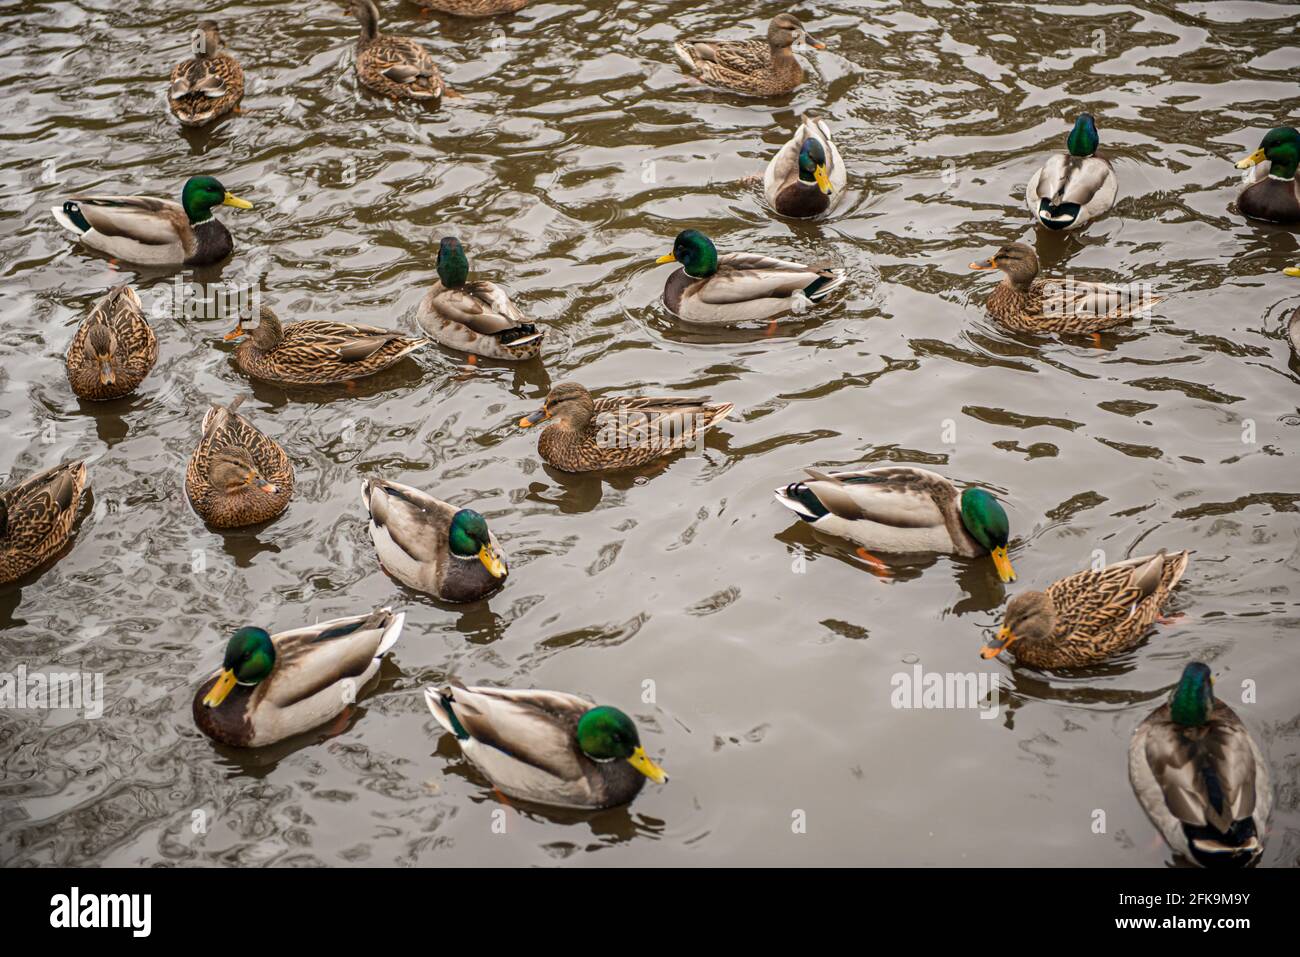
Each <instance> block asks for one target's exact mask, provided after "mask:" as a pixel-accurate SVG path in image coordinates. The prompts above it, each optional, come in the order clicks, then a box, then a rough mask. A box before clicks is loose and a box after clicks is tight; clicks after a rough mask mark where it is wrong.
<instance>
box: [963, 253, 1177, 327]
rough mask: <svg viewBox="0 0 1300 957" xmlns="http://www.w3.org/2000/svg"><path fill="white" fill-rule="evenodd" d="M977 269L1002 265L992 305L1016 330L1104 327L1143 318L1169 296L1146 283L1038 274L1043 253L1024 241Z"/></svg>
mask: <svg viewBox="0 0 1300 957" xmlns="http://www.w3.org/2000/svg"><path fill="white" fill-rule="evenodd" d="M970 268H971V269H998V270H1001V271H1002V274H1003V275H1002V281H1001V282H1000V283H998V285H997V288H996V289H994V290H993V294H992V295H991V296H989V301H988V303H987V306H986V308H987V309H988V313H989V315H991V316H992V317H993V318H994V319H995V320H996V321H997V322H998V324H999V325H1001V326H1002V327H1003V328H1006V329H1010V330H1011V331H1012V332H1064V333H1075V334H1080V333H1089V332H1101V331H1103V330H1105V329H1110V328H1112V327H1114V326H1118V325H1120V324H1121V323H1124V322H1128V321H1129V320H1131V319H1133V318H1135V317H1137V316H1138V315H1140V314H1141V313H1143V312H1145V311H1146V310H1148V309H1150V308H1151V307H1152V306H1154V305H1156V304H1157V303H1160V302H1164V298H1165V297H1164V296H1153V295H1150V294H1149V293H1148V291H1147V289H1146V287H1145V285H1143V284H1140V283H1128V284H1111V283H1102V282H1082V281H1080V280H1077V279H1074V278H1072V277H1071V278H1067V279H1048V278H1044V277H1041V276H1039V275H1038V254H1037V253H1036V252H1034V250H1033V247H1031V246H1027V245H1025V244H1024V243H1007V244H1006V245H1005V246H1002V247H1001V248H999V249H998V251H997V252H995V253H994V254H993V255H992V256H991V257H989V258H988V259H983V260H980V261H979V262H973V263H971V264H970Z"/></svg>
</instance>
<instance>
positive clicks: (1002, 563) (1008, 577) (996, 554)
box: [989, 546, 1016, 582]
mask: <svg viewBox="0 0 1300 957" xmlns="http://www.w3.org/2000/svg"><path fill="white" fill-rule="evenodd" d="M989 554H990V555H992V557H993V567H994V568H996V569H997V570H998V577H999V578H1001V579H1002V580H1003V581H1004V582H1013V581H1015V580H1016V570H1015V569H1014V568H1012V567H1011V558H1010V556H1008V555H1007V550H1006V547H1005V546H1003V547H1002V548H995V549H993V551H992V552H990V553H989Z"/></svg>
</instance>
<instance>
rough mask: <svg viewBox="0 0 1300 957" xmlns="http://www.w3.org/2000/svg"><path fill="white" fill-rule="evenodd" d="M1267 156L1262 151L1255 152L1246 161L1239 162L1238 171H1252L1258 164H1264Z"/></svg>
mask: <svg viewBox="0 0 1300 957" xmlns="http://www.w3.org/2000/svg"><path fill="white" fill-rule="evenodd" d="M1264 159H1265V156H1264V151H1263V150H1262V149H1258V150H1255V152H1253V153H1251V154H1250V155H1249V156H1247V157H1246V158H1245V159H1240V160H1237V169H1250V168H1251V167H1252V166H1254V165H1255V164H1256V163H1262V162H1264Z"/></svg>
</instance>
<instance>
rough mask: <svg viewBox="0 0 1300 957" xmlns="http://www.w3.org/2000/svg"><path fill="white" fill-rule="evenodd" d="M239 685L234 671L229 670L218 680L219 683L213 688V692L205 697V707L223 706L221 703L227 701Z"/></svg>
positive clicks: (222, 673)
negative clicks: (228, 696)
mask: <svg viewBox="0 0 1300 957" xmlns="http://www.w3.org/2000/svg"><path fill="white" fill-rule="evenodd" d="M237 683H238V682H237V681H236V679H235V673H234V672H233V671H229V670H227V671H223V672H221V677H220V678H218V679H217V683H216V684H214V685H213V686H212V690H211V691H209V692H208V693H207V694H206V695H204V697H203V705H204V707H208V708H215V707H216V706H217V705H219V704H221V702H223V701H225V700H226V696H227V695H228V694H230V692H231V691H233V690H234V688H235V685H236V684H237Z"/></svg>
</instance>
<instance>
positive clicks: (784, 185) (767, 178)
mask: <svg viewBox="0 0 1300 957" xmlns="http://www.w3.org/2000/svg"><path fill="white" fill-rule="evenodd" d="M847 184H848V174H847V173H846V172H845V170H844V160H843V159H841V158H840V151H839V149H838V148H837V147H836V146H835V141H834V140H832V139H831V128H830V127H829V126H827V125H826V121H825V120H822V119H819V118H818V117H816V116H813V115H812V114H811V113H808V114H805V115H804V118H803V122H802V123H800V124H799V129H797V130H795V133H794V136H792V137H791V138H790V140H789V142H787V143H786V144H785V145H784V146H782V147H781V149H780V150H779V151H778V152H777V154H776V155H775V156H774V157H772V161H771V162H770V163H768V164H767V170H766V172H765V173H764V174H763V195H764V196H765V197H766V198H767V202H768V205H770V206H771V207H772V208H773V209H774V210H776V211H777V212H778V213H780V214H781V215H782V216H792V217H795V218H798V219H809V218H811V217H813V216H821V215H826V214H829V213H831V212H832V211H833V210H834V209H835V207H836V206H838V205H839V204H840V201H841V200H842V199H843V198H844V187H845V186H846V185H847Z"/></svg>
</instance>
